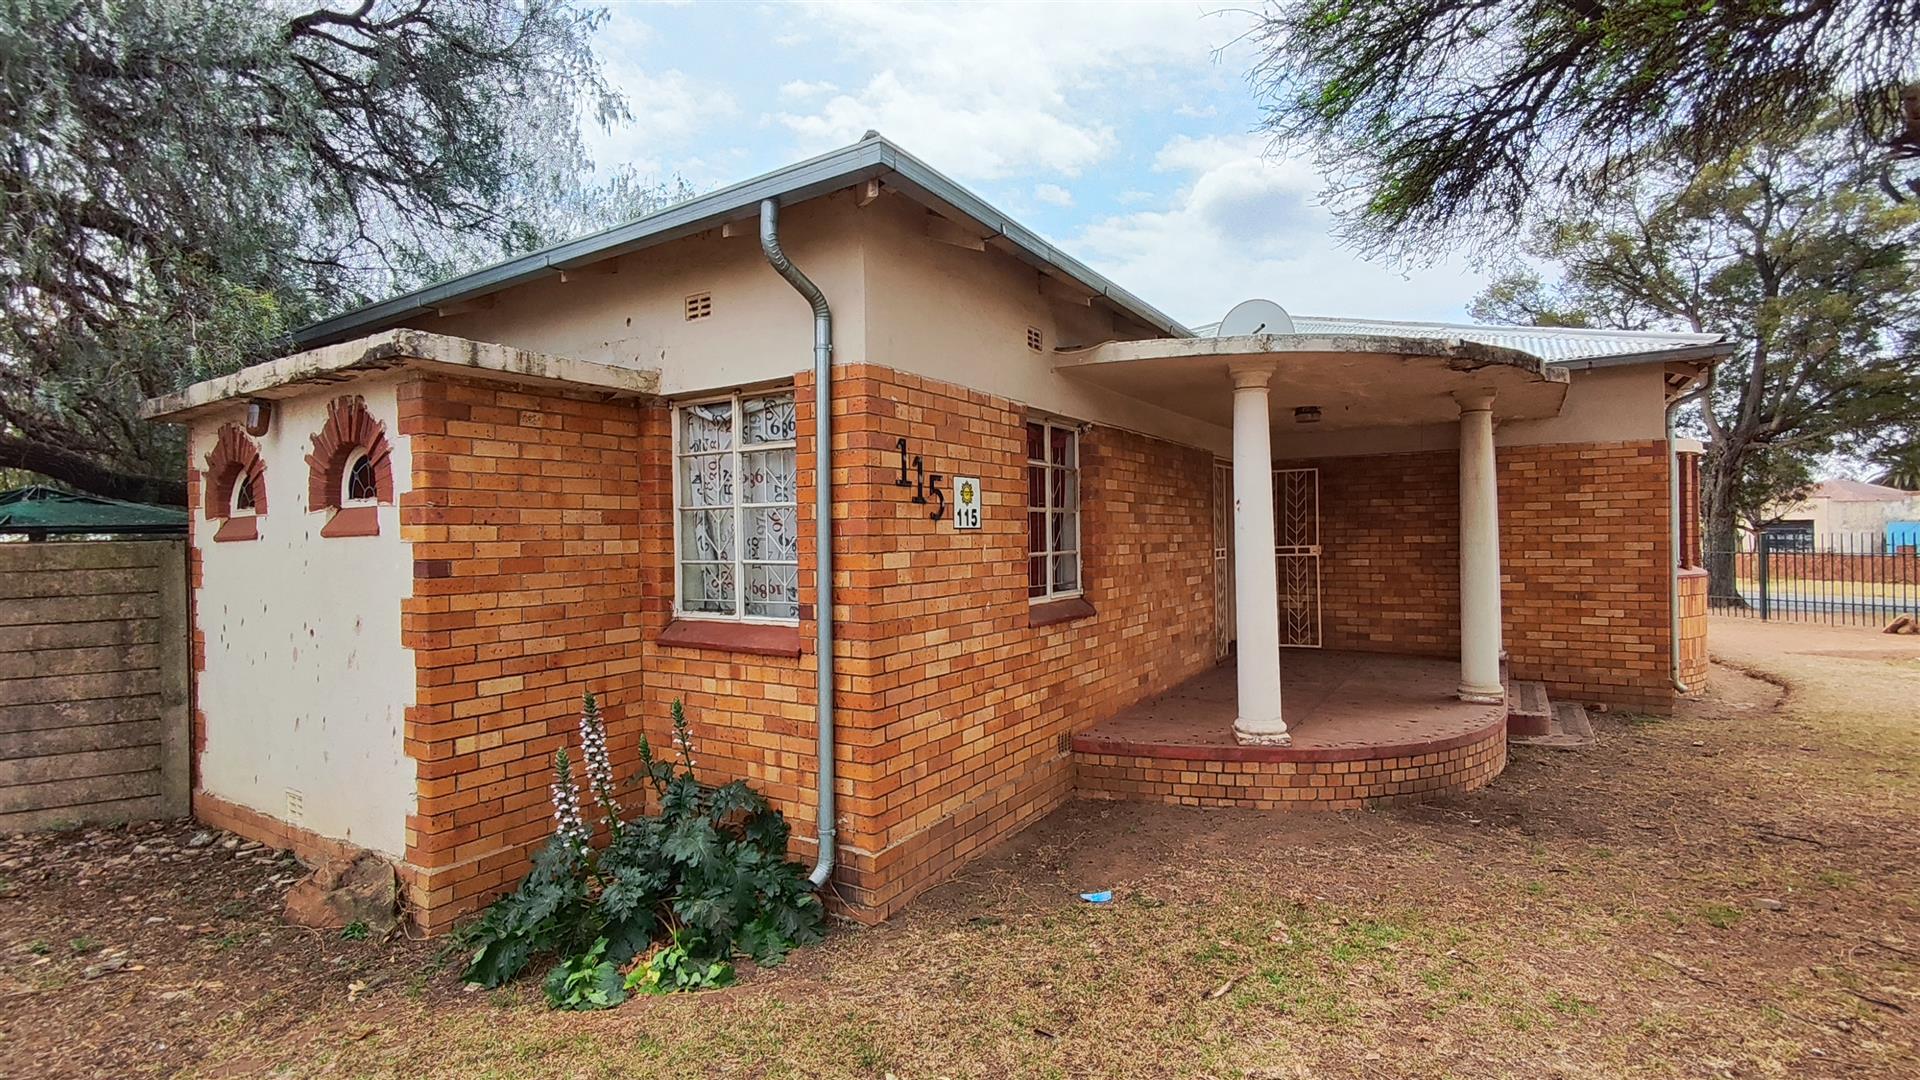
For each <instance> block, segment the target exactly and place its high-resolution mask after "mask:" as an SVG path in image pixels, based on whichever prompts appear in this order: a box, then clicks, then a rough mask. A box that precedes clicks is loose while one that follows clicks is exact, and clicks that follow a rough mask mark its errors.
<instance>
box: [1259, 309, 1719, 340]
mask: <svg viewBox="0 0 1920 1080" xmlns="http://www.w3.org/2000/svg"><path fill="white" fill-rule="evenodd" d="M1294 318H1297V319H1306V320H1309V321H1321V322H1348V321H1351V322H1365V323H1376V324H1378V325H1381V326H1414V327H1423V328H1430V329H1451V330H1486V329H1489V328H1493V329H1513V330H1525V331H1527V332H1529V333H1537V334H1547V335H1555V336H1566V337H1606V338H1631V337H1644V338H1662V339H1667V340H1674V339H1681V340H1689V341H1692V342H1694V343H1696V344H1700V345H1710V344H1714V343H1716V342H1719V341H1722V340H1724V339H1725V338H1726V335H1725V334H1715V333H1698V334H1696V333H1692V332H1689V331H1683V330H1613V329H1609V328H1607V327H1604V326H1524V325H1521V326H1512V327H1500V326H1493V325H1491V324H1488V323H1460V322H1439V321H1423V320H1420V319H1367V318H1360V317H1357V316H1356V317H1353V318H1351V319H1349V318H1347V317H1344V316H1339V315H1296V316H1294Z"/></svg>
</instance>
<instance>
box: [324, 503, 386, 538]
mask: <svg viewBox="0 0 1920 1080" xmlns="http://www.w3.org/2000/svg"><path fill="white" fill-rule="evenodd" d="M320 535H321V536H325V537H335V536H379V535H380V508H379V507H377V506H343V507H340V508H339V509H337V510H335V511H334V512H333V516H332V517H330V518H328V519H327V523H326V524H325V525H322V526H321V527H320Z"/></svg>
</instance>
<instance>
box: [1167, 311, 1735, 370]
mask: <svg viewBox="0 0 1920 1080" xmlns="http://www.w3.org/2000/svg"><path fill="white" fill-rule="evenodd" d="M1219 325H1220V324H1219V323H1208V324H1207V325H1205V326H1196V327H1194V328H1193V332H1194V333H1195V334H1197V335H1199V336H1201V337H1208V336H1210V335H1212V333H1213V332H1214V329H1215V328H1216V327H1218V326H1219ZM1293 328H1294V331H1295V332H1296V333H1301V334H1319V335H1323V336H1328V337H1412V338H1443V339H1444V338H1458V339H1459V340H1461V341H1473V342H1478V343H1480V344H1482V345H1497V346H1500V347H1502V348H1507V349H1518V350H1520V351H1521V352H1525V353H1531V354H1533V355H1534V356H1538V357H1540V358H1541V359H1542V360H1547V361H1550V362H1552V363H1556V364H1567V363H1576V362H1579V361H1603V362H1604V361H1607V360H1618V359H1626V358H1644V357H1647V356H1650V355H1656V354H1667V353H1674V352H1684V351H1689V350H1703V351H1704V350H1709V349H1713V348H1714V347H1715V346H1722V345H1724V343H1725V342H1726V336H1725V335H1723V334H1682V333H1669V332H1666V331H1658V330H1654V331H1646V330H1586V329H1576V328H1573V327H1559V326H1476V325H1474V324H1472V323H1442V322H1403V321H1400V320H1395V319H1350V318H1342V317H1339V316H1330V315H1294V316H1293Z"/></svg>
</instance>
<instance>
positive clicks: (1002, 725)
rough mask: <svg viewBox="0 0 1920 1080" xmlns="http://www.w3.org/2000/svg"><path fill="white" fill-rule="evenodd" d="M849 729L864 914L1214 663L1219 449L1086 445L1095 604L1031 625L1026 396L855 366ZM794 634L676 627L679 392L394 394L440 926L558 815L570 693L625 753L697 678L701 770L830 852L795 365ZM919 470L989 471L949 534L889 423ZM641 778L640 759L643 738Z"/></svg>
mask: <svg viewBox="0 0 1920 1080" xmlns="http://www.w3.org/2000/svg"><path fill="white" fill-rule="evenodd" d="M836 377H837V380H838V386H837V388H836V407H837V409H839V410H840V412H839V415H838V416H837V417H836V434H835V447H836V465H837V467H836V470H835V474H836V482H837V485H838V486H837V489H836V492H835V496H836V514H837V515H839V516H838V518H837V523H836V527H837V530H838V532H837V534H836V535H837V538H838V539H837V543H836V545H835V547H836V558H837V559H838V560H839V573H838V577H839V579H840V584H839V594H838V596H837V600H838V604H837V608H838V611H839V616H840V625H839V633H838V640H839V649H838V660H837V664H838V680H837V682H838V694H839V702H838V709H837V731H838V736H839V753H838V754H837V762H836V764H837V768H838V770H839V774H840V785H839V792H840V812H841V820H840V835H839V847H840V856H841V860H842V869H841V872H840V874H839V875H838V876H837V878H836V886H837V889H838V892H839V899H840V902H841V905H842V907H843V909H844V910H846V911H847V912H848V913H850V914H853V915H856V916H858V917H864V918H877V917H883V916H884V915H886V914H888V913H890V912H892V911H894V910H897V909H898V908H899V907H900V906H901V905H903V904H905V903H906V901H907V900H908V899H910V898H911V897H912V896H913V895H915V894H917V893H918V892H919V891H921V890H922V889H924V888H926V887H927V886H928V885H931V884H934V883H936V882H938V881H940V880H943V879H945V878H946V877H948V876H949V875H950V874H951V873H952V872H953V871H954V870H955V869H956V868H957V867H958V866H959V865H960V864H961V863H962V862H964V861H965V860H966V859H968V858H970V857H971V856H973V855H974V854H976V853H978V852H979V851H981V850H983V849H984V848H986V847H987V846H988V845H990V844H991V843H993V842H994V841H995V840H997V839H999V838H1001V837H1004V836H1006V835H1009V834H1011V833H1012V832H1014V831H1016V830H1017V829H1018V828H1020V827H1021V826H1022V825H1024V824H1025V823H1027V822H1029V821H1031V820H1033V819H1034V818H1035V817H1038V816H1039V815H1041V814H1044V813H1045V812H1047V811H1048V810H1050V809H1052V808H1053V807H1054V806H1057V805H1058V804H1059V803H1060V802H1061V801H1062V800H1064V799H1065V798H1067V797H1068V795H1069V794H1070V791H1071V786H1072V762H1071V758H1070V755H1069V753H1068V751H1067V748H1066V738H1067V736H1068V735H1070V734H1071V733H1072V732H1073V731H1075V730H1078V729H1081V728H1084V727H1087V726H1089V725H1091V724H1093V723H1095V722H1096V721H1098V720H1100V719H1102V718H1104V717H1106V716H1108V715H1110V714H1111V713H1113V712H1114V711H1116V710H1118V709H1120V708H1122V707H1124V706H1125V705H1128V704H1131V703H1132V702H1134V701H1136V700H1139V699H1140V698H1142V697H1145V696H1148V695H1151V694H1154V693H1158V692H1160V691H1161V690H1164V689H1167V688H1168V687H1171V686H1172V685H1174V684H1175V683H1177V682H1179V681H1180V680H1182V679H1184V678H1186V677H1188V676H1190V675H1192V674H1193V673H1195V672H1197V671H1199V670H1201V669H1203V668H1204V667H1206V666H1207V665H1209V664H1211V663H1212V637H1211V635H1212V568H1211V563H1210V561H1209V555H1210V550H1209V544H1210V537H1209V535H1208V532H1207V524H1206V523H1207V521H1208V503H1207V500H1208V499H1209V498H1210V497H1211V471H1210V470H1211V468H1212V459H1211V456H1210V455H1208V454H1207V453H1206V452H1204V451H1197V450H1190V449H1184V448H1179V447H1175V446H1172V445H1169V444H1166V443H1161V442H1157V441H1154V440H1150V439H1146V438H1143V437H1141V436H1137V435H1131V434H1127V433H1124V432H1119V431H1113V430H1110V429H1093V430H1091V431H1089V432H1088V433H1087V434H1086V435H1085V436H1084V437H1083V439H1082V444H1081V449H1082V457H1083V465H1082V483H1083V489H1084V493H1083V509H1082V513H1083V530H1084V532H1085V535H1086V541H1085V544H1086V547H1085V555H1084V569H1083V572H1084V575H1085V578H1086V582H1087V596H1088V598H1089V600H1091V602H1092V604H1093V605H1094V608H1095V612H1096V613H1095V614H1093V615H1091V616H1087V617H1084V618H1081V619H1077V620H1074V621H1071V622H1066V623H1062V624H1058V625H1055V626H1051V627H1043V628H1034V627H1031V626H1029V625H1028V623H1029V608H1028V603H1027V598H1026V578H1025V566H1026V524H1025V518H1024V505H1025V491H1026V489H1025V482H1026V481H1025V474H1024V462H1025V450H1024V436H1023V432H1024V427H1023V425H1024V414H1023V412H1022V411H1021V410H1020V408H1019V407H1018V406H1016V405H1015V404H1014V403H1012V402H1009V401H1006V400H1003V399H995V398H991V397H988V396H986V395H983V394H978V393H974V392H970V391H967V390H964V389H961V388H959V387H954V386H951V385H946V384H940V383H935V382H931V381H928V380H923V379H920V378H918V377H915V376H912V375H907V374H904V373H900V372H895V371H892V370H889V369H886V368H881V367H875V366H866V365H855V366H849V367H847V368H845V369H843V370H841V371H839V372H837V373H836ZM796 398H797V402H798V405H799V408H798V413H799V416H798V419H799V440H798V441H799V453H798V459H799V472H800V483H799V492H798V500H799V504H800V514H799V518H800V533H801V536H800V547H801V560H802V566H803V569H802V573H801V579H800V587H801V604H802V615H803V616H804V617H803V619H802V620H801V624H800V626H799V632H798V637H799V640H800V642H801V654H800V655H799V656H798V657H779V656H771V657H770V656H762V655H749V654H745V653H740V652H728V651H722V650H719V649H715V648H711V647H680V646H672V645H665V644H662V643H661V642H660V641H659V640H658V638H659V632H660V631H661V630H662V629H664V628H665V627H666V626H667V625H668V623H669V622H670V620H671V618H672V588H673V565H672V558H673V555H672V551H673V547H672V540H671V532H670V530H671V528H672V517H673V515H672V483H671V468H672V462H671V443H670V431H671V428H670V414H669V411H668V409H667V407H666V406H665V405H664V404H657V403H655V404H645V405H639V404H634V403H622V402H615V403H601V402H594V401H591V400H588V399H585V398H576V397H571V396H566V395H557V394H550V393H531V392H528V391H526V390H524V389H516V388H508V387H499V386H493V385H490V384H483V383H469V382H461V381H449V380H442V379H429V378H421V379H417V380H414V381H412V382H409V383H407V384H406V385H405V387H404V388H403V390H402V393H401V431H402V433H403V434H404V435H406V436H408V437H410V438H412V439H413V440H414V442H413V444H412V451H413V461H414V476H413V483H412V489H413V490H412V491H411V492H409V493H408V494H407V495H404V496H402V500H401V506H402V513H403V521H404V522H405V528H406V530H407V538H408V539H409V540H410V541H412V542H413V544H414V549H413V550H414V559H415V574H416V582H415V585H416V590H415V598H414V599H413V600H411V601H408V602H407V605H406V607H405V615H406V619H405V632H406V638H407V640H406V644H407V645H408V646H409V647H410V648H412V649H413V650H414V651H415V655H416V657H417V663H418V668H419V687H418V693H419V704H418V705H417V706H416V708H415V709H414V711H413V714H412V715H411V716H410V717H409V725H408V744H407V745H408V750H409V753H411V754H413V755H414V756H415V757H416V758H417V759H418V760H419V761H420V791H419V796H420V800H419V801H420V805H419V810H418V813H417V814H416V816H415V817H414V819H413V820H411V821H410V823H409V824H410V827H411V828H410V832H409V849H408V860H409V862H410V863H412V864H414V867H415V868H417V869H414V868H410V869H413V873H412V875H411V876H413V877H415V878H417V880H418V884H417V885H415V886H414V887H413V888H412V889H410V895H411V897H412V899H413V900H414V902H415V903H416V904H418V905H423V906H425V907H426V908H427V909H428V910H429V912H430V915H429V917H428V918H427V919H426V920H424V921H425V922H426V923H427V925H428V926H429V928H436V929H437V928H439V927H442V926H445V925H447V924H448V923H449V922H450V921H451V920H452V919H453V918H455V917H457V916H459V915H461V914H465V913H466V912H469V911H471V910H474V909H475V908H477V907H478V906H479V905H480V904H481V903H482V902H484V901H485V900H486V899H487V898H488V897H490V896H492V895H494V894H496V893H497V892H499V891H500V890H501V889H503V888H505V887H507V886H510V885H511V884H512V883H513V882H514V881H516V880H517V879H518V877H519V876H520V874H522V873H523V872H524V869H525V864H526V859H527V857H528V855H529V854H530V852H531V848H532V846H533V845H534V844H536V843H537V842H539V841H540V840H542V839H543V838H544V837H545V835H546V833H547V831H548V829H549V819H548V810H547V795H546V783H547V772H546V770H547V765H548V760H549V758H550V756H551V754H552V752H553V750H554V749H555V748H556V747H558V746H560V745H562V744H563V743H571V742H572V740H573V734H572V733H573V730H574V724H575V720H576V711H577V708H578V701H579V695H580V694H581V692H582V691H583V690H585V689H588V688H592V689H593V690H595V691H596V692H597V693H599V694H601V696H602V701H603V703H604V704H605V706H606V709H607V713H608V717H609V722H610V726H611V728H612V738H611V739H610V742H611V743H612V745H613V746H614V747H615V749H616V753H618V754H620V755H622V756H623V757H624V758H630V757H631V749H630V748H631V746H632V744H633V740H634V737H635V733H636V732H637V731H638V730H640V729H641V728H642V727H644V728H645V730H647V731H648V732H649V734H650V737H651V738H653V739H654V740H655V742H656V744H657V745H662V746H664V745H665V744H666V734H667V731H668V720H667V717H668V708H669V706H670V704H671V702H672V701H673V700H674V699H676V698H679V699H682V700H683V701H684V702H685V705H686V708H687V714H688V717H689V719H690V721H691V723H692V726H693V736H694V741H695V753H696V757H697V758H698V759H699V762H700V768H701V772H702V774H703V775H704V776H705V777H708V778H710V779H712V780H716V781H718V780H724V779H730V778H734V777H744V778H746V779H748V780H750V781H751V782H753V783H754V784H755V785H756V786H757V787H759V788H760V789H761V790H763V791H765V792H766V793H767V794H768V795H769V796H770V797H771V798H772V799H773V800H774V802H775V803H776V805H779V806H780V807H781V808H782V810H784V811H785V812H786V813H787V815H788V818H789V820H790V821H791V822H792V823H793V825H794V832H795V837H796V843H795V845H794V852H793V854H794V857H796V858H803V859H804V858H810V857H811V856H812V854H813V837H814V836H815V833H816V830H815V827H814V820H813V818H814V809H815V807H814V802H815V795H814V783H815V770H814V758H813V754H814V739H815V730H814V722H813V705H814V693H813V680H814V670H815V664H814V659H815V658H814V653H813V649H812V641H813V636H814V632H815V624H814V621H813V619H812V615H813V613H814V608H813V605H814V597H815V590H814V582H813V580H812V578H811V575H810V572H809V571H808V570H806V569H805V567H806V565H807V564H808V563H809V562H810V561H811V558H812V553H813V550H814V547H813V545H814V536H815V531H814V527H813V521H812V515H811V505H812V498H813V494H812V468H813V438H814V430H815V428H814V417H813V411H812V408H811V383H810V379H809V378H808V377H807V376H805V375H802V376H801V377H800V378H799V379H798V380H797V386H796ZM903 437H904V438H906V439H908V440H909V443H910V446H911V452H912V453H915V454H918V455H921V456H922V457H923V458H925V460H926V468H927V471H928V472H929V473H932V472H938V473H941V474H942V475H943V476H944V477H946V478H948V484H947V486H948V488H949V490H950V487H951V484H950V478H951V477H953V476H954V475H956V474H965V475H971V476H978V477H980V478H981V480H982V486H983V488H984V489H985V506H986V516H985V522H984V526H983V528H981V529H980V530H979V531H977V532H973V531H969V532H959V531H957V530H955V529H954V528H953V527H952V525H951V524H950V522H949V521H948V520H947V519H946V518H944V517H943V518H942V519H941V520H940V521H938V522H936V521H932V520H929V518H928V516H927V515H928V513H929V511H930V506H928V505H922V504H916V503H913V502H911V501H910V500H909V497H908V493H907V492H905V491H904V490H903V489H901V488H899V487H896V486H895V484H894V479H895V477H896V476H897V475H898V451H897V449H896V440H898V439H900V438H903ZM620 768H621V773H622V775H623V776H624V775H626V774H627V773H629V772H630V771H631V769H630V768H629V767H628V765H627V764H626V762H625V761H622V763H621V766H620Z"/></svg>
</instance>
